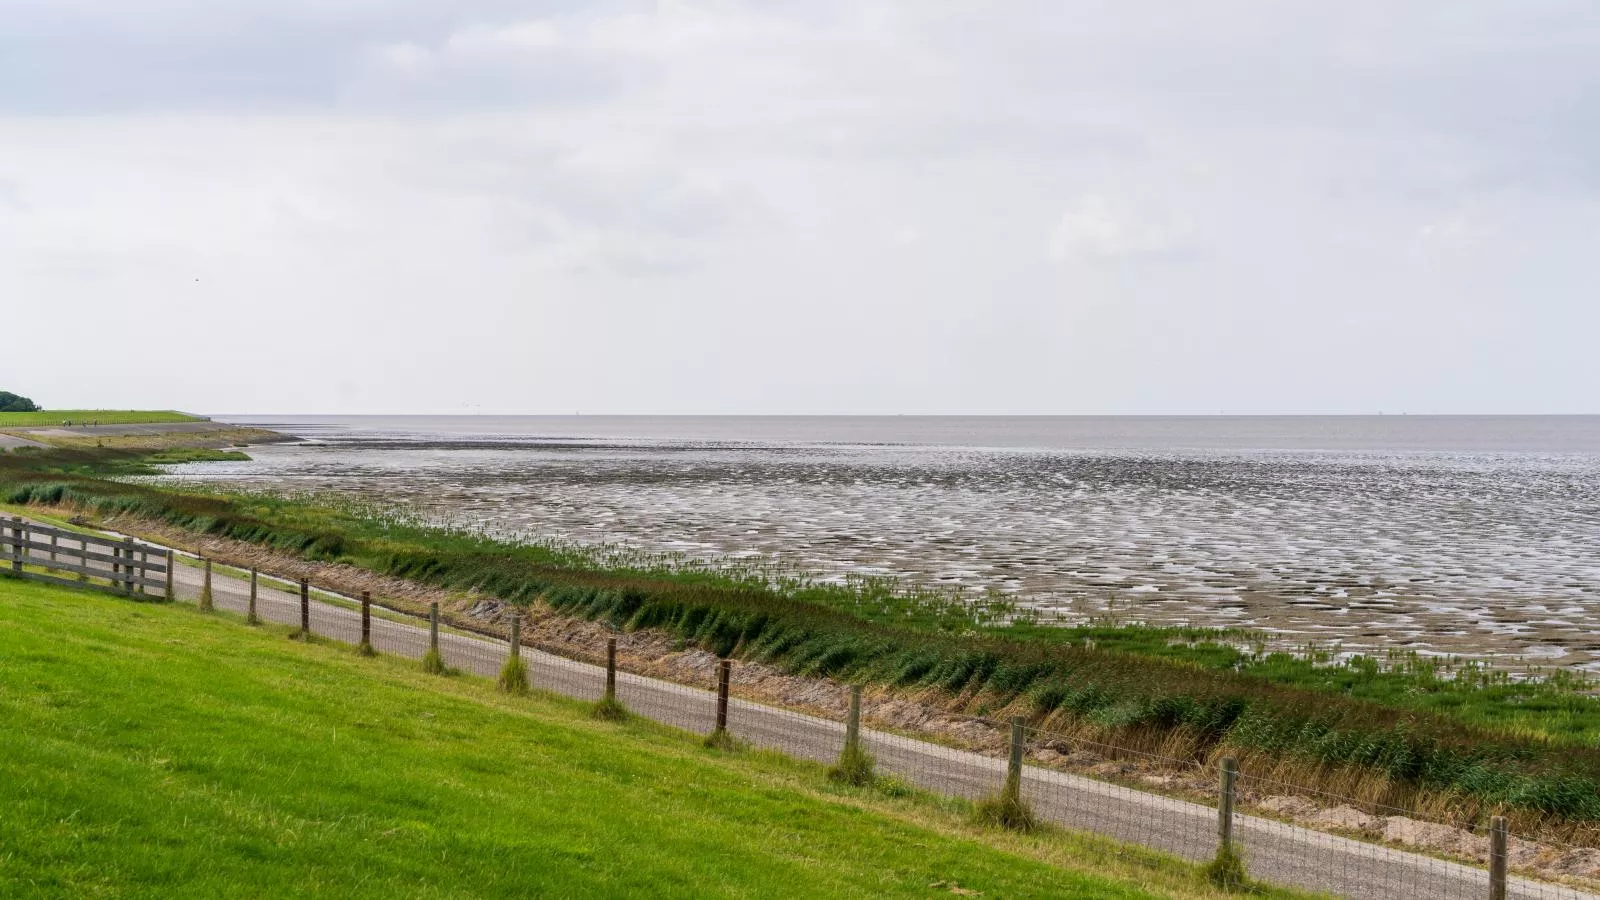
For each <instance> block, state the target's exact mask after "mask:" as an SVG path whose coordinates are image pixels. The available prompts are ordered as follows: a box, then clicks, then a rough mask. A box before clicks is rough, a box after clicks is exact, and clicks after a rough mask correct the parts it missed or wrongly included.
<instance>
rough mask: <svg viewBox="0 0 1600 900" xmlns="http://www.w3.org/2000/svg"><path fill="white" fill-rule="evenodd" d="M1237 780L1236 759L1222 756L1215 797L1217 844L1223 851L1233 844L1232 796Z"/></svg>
mask: <svg viewBox="0 0 1600 900" xmlns="http://www.w3.org/2000/svg"><path fill="white" fill-rule="evenodd" d="M1238 780H1239V763H1238V761H1237V760H1235V759H1234V758H1233V757H1231V756H1225V757H1223V758H1222V790H1221V792H1220V794H1219V795H1218V797H1217V844H1218V847H1219V849H1220V850H1221V851H1222V852H1224V853H1226V852H1227V850H1228V848H1229V847H1231V846H1233V798H1234V785H1235V783H1237V782H1238Z"/></svg>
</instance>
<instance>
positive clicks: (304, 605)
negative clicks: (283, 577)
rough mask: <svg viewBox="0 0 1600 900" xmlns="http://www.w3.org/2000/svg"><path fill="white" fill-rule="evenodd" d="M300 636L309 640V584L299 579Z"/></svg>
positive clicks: (307, 581)
mask: <svg viewBox="0 0 1600 900" xmlns="http://www.w3.org/2000/svg"><path fill="white" fill-rule="evenodd" d="M300 636H301V637H303V638H305V639H306V640H308V641H309V640H311V582H310V581H309V580H307V579H305V578H302V579H300Z"/></svg>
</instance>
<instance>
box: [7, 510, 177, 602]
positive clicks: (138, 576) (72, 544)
mask: <svg viewBox="0 0 1600 900" xmlns="http://www.w3.org/2000/svg"><path fill="white" fill-rule="evenodd" d="M0 563H5V564H8V565H9V567H10V572H11V574H12V575H13V576H15V577H18V578H26V579H29V580H32V581H46V582H50V583H53V584H64V585H70V586H74V587H82V586H89V587H99V588H103V589H107V590H112V591H116V592H118V593H122V594H139V595H148V594H149V593H150V591H151V590H156V591H160V592H161V596H162V597H163V598H166V599H171V598H172V596H173V593H172V592H173V582H172V576H173V571H172V565H173V559H172V551H171V550H168V549H167V548H165V547H156V546H152V545H150V544H141V543H139V542H138V541H135V540H134V539H132V538H122V539H117V538H109V537H101V536H100V535H96V534H84V533H83V532H78V531H68V530H66V529H64V528H52V527H50V526H48V525H38V524H35V523H33V522H29V521H28V520H26V519H23V518H20V517H14V518H12V519H11V520H10V521H9V522H3V523H0ZM96 563H99V564H100V565H96ZM52 573H66V574H69V575H73V576H75V577H73V578H64V577H62V576H61V575H59V574H52Z"/></svg>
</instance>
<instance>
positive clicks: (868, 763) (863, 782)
mask: <svg viewBox="0 0 1600 900" xmlns="http://www.w3.org/2000/svg"><path fill="white" fill-rule="evenodd" d="M877 762H878V761H877V760H876V759H874V758H873V756H872V754H871V753H868V752H867V751H866V748H864V747H862V746H861V742H860V741H858V740H857V741H846V742H845V745H844V749H843V750H841V751H839V761H838V762H837V763H834V766H833V768H832V769H829V770H828V777H829V778H831V779H833V780H834V781H837V782H839V783H841V784H849V785H854V786H855V787H866V786H868V785H870V784H872V782H873V780H874V778H875V777H876V775H875V772H874V768H875V766H876V765H877Z"/></svg>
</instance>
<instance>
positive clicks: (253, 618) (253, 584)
mask: <svg viewBox="0 0 1600 900" xmlns="http://www.w3.org/2000/svg"><path fill="white" fill-rule="evenodd" d="M259 580H260V576H259V575H258V574H257V573H256V567H255V566H251V567H250V606H249V608H248V609H247V610H246V612H245V616H244V621H245V624H247V625H260V624H261V617H260V616H258V615H256V592H257V590H258V587H257V584H258V582H259Z"/></svg>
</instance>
